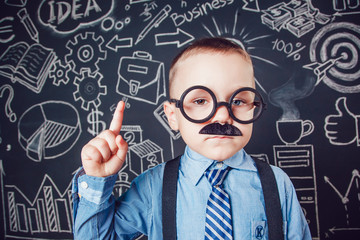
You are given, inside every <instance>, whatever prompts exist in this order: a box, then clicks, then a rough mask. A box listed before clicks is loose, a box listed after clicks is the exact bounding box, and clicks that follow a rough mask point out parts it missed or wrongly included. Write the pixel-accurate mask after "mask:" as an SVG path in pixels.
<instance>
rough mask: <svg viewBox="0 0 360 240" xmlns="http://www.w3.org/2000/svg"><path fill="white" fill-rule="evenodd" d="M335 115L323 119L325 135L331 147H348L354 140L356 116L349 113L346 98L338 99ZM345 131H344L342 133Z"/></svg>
mask: <svg viewBox="0 0 360 240" xmlns="http://www.w3.org/2000/svg"><path fill="white" fill-rule="evenodd" d="M335 107H336V111H337V113H336V114H332V115H328V116H327V117H326V118H325V125H324V129H325V135H326V137H327V138H328V139H329V141H330V143H331V144H333V145H348V144H351V143H353V142H354V141H355V140H356V136H357V133H356V116H355V115H354V114H353V113H352V112H350V111H349V109H348V107H347V105H346V98H345V97H341V98H338V99H337V101H336V103H335ZM344 129H346V131H344Z"/></svg>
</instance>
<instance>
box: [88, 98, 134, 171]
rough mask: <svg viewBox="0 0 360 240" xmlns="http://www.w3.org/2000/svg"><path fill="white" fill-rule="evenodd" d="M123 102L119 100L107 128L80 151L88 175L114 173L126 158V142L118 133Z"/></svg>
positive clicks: (121, 118)
mask: <svg viewBox="0 0 360 240" xmlns="http://www.w3.org/2000/svg"><path fill="white" fill-rule="evenodd" d="M124 108H125V103H124V102H122V101H120V102H119V103H118V105H117V107H116V110H115V113H114V117H113V119H112V120H111V123H110V127H109V129H108V130H105V131H103V132H101V133H100V134H99V135H98V136H96V137H95V138H93V139H91V140H90V141H89V142H88V143H87V144H86V145H85V146H84V147H83V149H82V151H81V161H82V165H83V167H84V170H85V173H86V174H87V175H89V176H95V177H107V176H110V175H113V174H116V173H117V172H118V171H119V170H120V169H121V167H122V165H123V164H124V162H125V159H126V152H127V149H128V144H127V142H126V141H125V140H124V139H123V138H122V137H121V136H120V135H119V133H120V130H121V125H122V121H123V117H124Z"/></svg>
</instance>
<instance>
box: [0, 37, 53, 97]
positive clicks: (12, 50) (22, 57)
mask: <svg viewBox="0 0 360 240" xmlns="http://www.w3.org/2000/svg"><path fill="white" fill-rule="evenodd" d="M55 60H56V55H55V53H54V51H53V50H52V49H49V48H45V47H44V46H42V45H41V44H38V43H35V44H32V45H30V46H29V45H28V44H27V43H26V42H18V43H15V44H13V45H11V46H9V47H8V49H7V50H6V51H5V52H4V53H3V54H2V56H1V57H0V75H1V76H4V77H7V78H9V79H11V81H12V82H16V81H18V82H20V83H21V84H23V85H24V86H26V87H28V88H29V89H31V90H32V91H34V92H36V93H39V92H40V91H41V89H42V87H43V85H44V84H45V80H46V78H47V77H48V75H49V71H50V68H51V66H52V64H53V63H54V61H55Z"/></svg>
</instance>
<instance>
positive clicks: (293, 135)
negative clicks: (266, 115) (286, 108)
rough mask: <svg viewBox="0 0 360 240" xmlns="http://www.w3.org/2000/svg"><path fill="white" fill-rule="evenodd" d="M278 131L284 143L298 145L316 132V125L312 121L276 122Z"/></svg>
mask: <svg viewBox="0 0 360 240" xmlns="http://www.w3.org/2000/svg"><path fill="white" fill-rule="evenodd" d="M276 130H277V133H278V135H279V137H280V139H281V141H282V142H283V143H285V144H286V145H296V144H297V143H298V142H299V141H300V140H301V138H303V137H305V136H308V135H310V134H311V133H312V132H313V131H314V124H313V122H311V121H310V120H301V119H296V120H279V121H276Z"/></svg>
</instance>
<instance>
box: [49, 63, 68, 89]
mask: <svg viewBox="0 0 360 240" xmlns="http://www.w3.org/2000/svg"><path fill="white" fill-rule="evenodd" d="M70 70H71V67H70V65H69V64H66V65H63V64H62V63H61V61H60V60H58V61H56V62H55V64H54V66H53V68H52V69H51V70H50V72H49V77H50V78H52V79H53V84H54V85H55V86H60V83H61V82H62V83H63V84H65V85H66V84H67V83H68V82H69V80H70V79H69V77H68V72H69V71H70Z"/></svg>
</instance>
